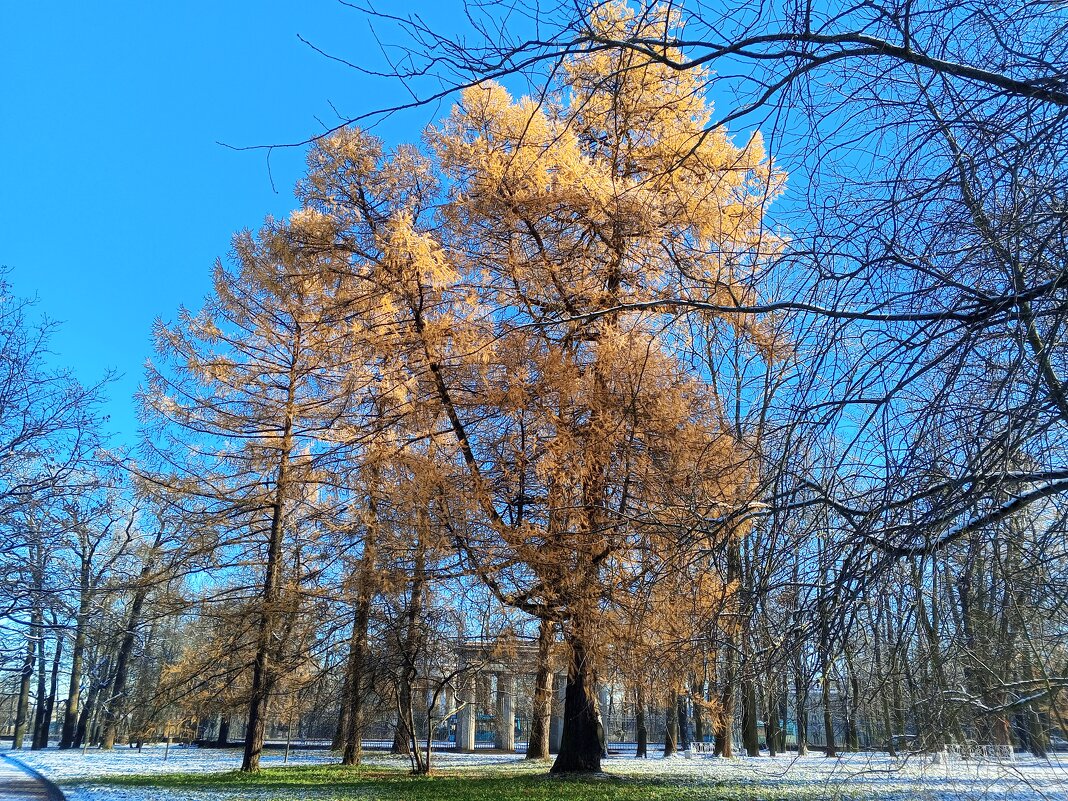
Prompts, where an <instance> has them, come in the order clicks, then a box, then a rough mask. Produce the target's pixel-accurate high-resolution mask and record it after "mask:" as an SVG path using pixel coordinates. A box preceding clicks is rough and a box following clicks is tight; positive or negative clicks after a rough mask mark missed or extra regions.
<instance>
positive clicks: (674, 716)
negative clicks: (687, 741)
mask: <svg viewBox="0 0 1068 801" xmlns="http://www.w3.org/2000/svg"><path fill="white" fill-rule="evenodd" d="M678 750H679V703H678V699H677V698H676V697H675V693H672V694H671V695H670V696H669V697H668V703H667V708H666V709H665V714H664V756H666V757H669V756H672V755H673V754H674V753H675V752H676V751H678Z"/></svg>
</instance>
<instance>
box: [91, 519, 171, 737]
mask: <svg viewBox="0 0 1068 801" xmlns="http://www.w3.org/2000/svg"><path fill="white" fill-rule="evenodd" d="M161 542H163V529H162V527H161V528H160V530H159V531H158V532H156V537H155V541H154V542H153V543H152V550H151V551H149V554H148V556H147V557H146V559H145V563H144V564H143V565H142V566H141V575H140V577H139V581H138V583H137V589H136V590H135V591H134V594H133V598H132V599H131V600H130V614H129V616H128V617H127V619H126V630H125V631H124V632H123V635H122V642H121V643H120V644H119V652H118V654H117V655H116V656H115V679H114V680H113V681H112V683H111V689H110V692H109V697H108V699H107V702H106V703H105V704H104V735H103V738H102V740H101V743H100V747H101V748H102V749H104V750H105V751H109V750H111V749H112V748H113V747H114V746H115V735H116V734H117V732H118V728H119V720H120V719H121V717H122V711H123V701H124V696H125V694H126V680H127V677H128V675H129V666H130V657H131V656H132V655H133V649H134V644H135V643H136V641H137V627H138V626H139V625H140V624H141V610H142V609H143V608H144V605H145V598H146V597H147V596H148V584H147V582H148V579H149V577H150V576H151V574H152V570H153V569H154V567H155V553H156V550H157V549H158V548H159V546H160V543H161Z"/></svg>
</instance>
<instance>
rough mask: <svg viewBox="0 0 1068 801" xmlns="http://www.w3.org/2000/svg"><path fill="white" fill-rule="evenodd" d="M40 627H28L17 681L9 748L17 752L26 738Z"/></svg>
mask: <svg viewBox="0 0 1068 801" xmlns="http://www.w3.org/2000/svg"><path fill="white" fill-rule="evenodd" d="M39 628H40V626H39V625H38V626H36V627H35V626H33V625H31V626H30V636H28V637H27V638H26V659H25V660H24V661H23V663H22V678H21V679H20V681H19V696H18V702H17V703H16V705H15V731H14V733H13V734H12V736H11V748H12V749H13V750H15V751H18V750H19V749H20V748H22V741H23V739H24V738H25V736H26V726H27V723H28V721H29V717H30V684H31V683H32V682H33V665H34V659H35V655H36V653H37V642H36V640H35V636H40V635H39V634H38V633H37V630H38V629H39Z"/></svg>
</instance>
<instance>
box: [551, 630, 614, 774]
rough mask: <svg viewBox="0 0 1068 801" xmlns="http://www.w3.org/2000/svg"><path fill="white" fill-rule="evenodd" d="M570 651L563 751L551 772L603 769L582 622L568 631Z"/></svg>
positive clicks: (566, 634) (595, 706)
mask: <svg viewBox="0 0 1068 801" xmlns="http://www.w3.org/2000/svg"><path fill="white" fill-rule="evenodd" d="M564 637H565V642H566V643H567V645H568V647H569V649H570V651H571V661H570V664H569V665H568V671H567V687H566V689H565V692H564V728H563V735H562V736H561V738H560V753H559V754H557V755H556V761H555V762H553V766H552V768H551V769H550V773H600V772H601V741H600V738H599V737H598V736H597V698H596V696H595V694H594V672H593V665H592V659H591V655H590V653H589V650H588V645H587V642H586V639H585V633H584V632H583V631H582V629H581V626H580V624H576V623H574V622H572V624H571V626H570V627H568V629H567V630H566V631H565V635H564Z"/></svg>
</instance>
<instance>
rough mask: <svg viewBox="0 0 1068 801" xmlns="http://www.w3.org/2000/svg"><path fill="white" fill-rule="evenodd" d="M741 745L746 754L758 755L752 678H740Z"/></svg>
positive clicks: (757, 734) (754, 693)
mask: <svg viewBox="0 0 1068 801" xmlns="http://www.w3.org/2000/svg"><path fill="white" fill-rule="evenodd" d="M742 745H743V746H744V747H745V753H746V754H747V755H748V756H751V757H755V756H760V734H759V732H758V731H757V693H756V682H754V681H753V680H752V679H743V680H742Z"/></svg>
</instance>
